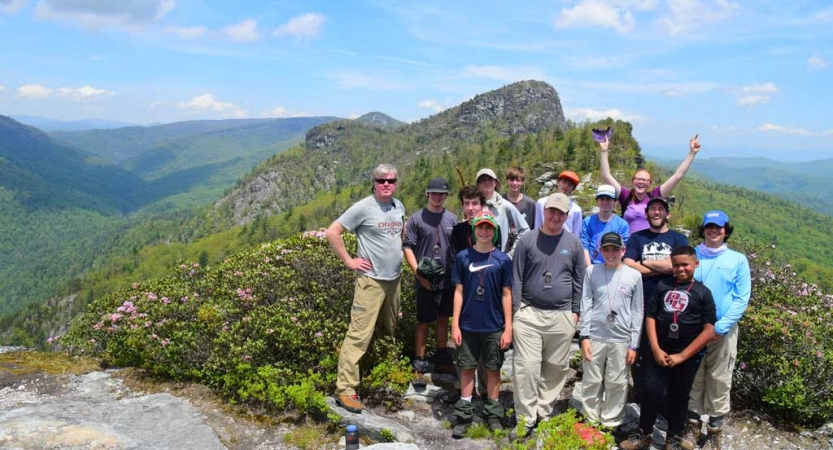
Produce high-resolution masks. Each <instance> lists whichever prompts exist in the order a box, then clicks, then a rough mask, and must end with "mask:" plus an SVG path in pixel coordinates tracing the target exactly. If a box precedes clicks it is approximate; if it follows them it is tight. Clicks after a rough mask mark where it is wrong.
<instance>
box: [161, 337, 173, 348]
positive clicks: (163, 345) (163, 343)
mask: <svg viewBox="0 0 833 450" xmlns="http://www.w3.org/2000/svg"><path fill="white" fill-rule="evenodd" d="M159 343H160V344H162V347H167V346H168V344H170V343H171V340H170V339H168V338H165V340H163V341H160V342H159Z"/></svg>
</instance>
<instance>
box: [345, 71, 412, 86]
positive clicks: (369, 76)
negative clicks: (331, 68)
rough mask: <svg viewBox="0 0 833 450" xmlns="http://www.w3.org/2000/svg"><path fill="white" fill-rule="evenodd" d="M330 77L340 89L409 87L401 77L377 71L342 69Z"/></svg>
mask: <svg viewBox="0 0 833 450" xmlns="http://www.w3.org/2000/svg"><path fill="white" fill-rule="evenodd" d="M330 78H332V79H334V80H335V81H336V85H337V86H338V87H339V88H342V89H369V90H374V91H404V90H407V89H410V88H411V85H410V84H408V83H407V82H405V81H400V80H401V77H394V76H388V75H382V74H377V73H362V72H356V71H352V70H343V71H340V72H338V73H336V74H334V75H332V76H331V77H330Z"/></svg>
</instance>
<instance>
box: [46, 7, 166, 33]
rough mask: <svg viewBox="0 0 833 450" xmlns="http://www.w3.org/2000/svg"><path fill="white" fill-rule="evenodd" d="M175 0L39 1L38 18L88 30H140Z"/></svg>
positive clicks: (164, 13) (162, 14)
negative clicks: (117, 28) (66, 22)
mask: <svg viewBox="0 0 833 450" xmlns="http://www.w3.org/2000/svg"><path fill="white" fill-rule="evenodd" d="M175 4H176V3H175V2H174V0H132V1H110V0H40V1H39V2H38V5H37V7H36V8H35V17H36V18H38V19H46V20H57V21H68V22H77V23H78V24H80V25H81V26H83V27H86V28H93V29H96V28H101V27H126V28H141V27H143V26H146V25H149V24H151V23H153V22H156V21H158V20H160V19H161V18H162V17H164V16H165V15H166V14H167V13H168V12H170V10H171V9H173V7H174V6H175Z"/></svg>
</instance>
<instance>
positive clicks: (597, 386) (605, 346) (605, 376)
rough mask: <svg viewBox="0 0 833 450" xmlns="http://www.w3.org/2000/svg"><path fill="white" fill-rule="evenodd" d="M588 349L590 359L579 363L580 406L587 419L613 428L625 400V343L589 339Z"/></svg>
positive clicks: (617, 422) (618, 420) (626, 354)
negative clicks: (590, 355) (580, 368)
mask: <svg viewBox="0 0 833 450" xmlns="http://www.w3.org/2000/svg"><path fill="white" fill-rule="evenodd" d="M590 349H591V350H592V353H593V356H592V357H593V360H592V361H587V360H586V359H583V358H582V362H581V366H582V369H583V371H584V375H583V376H582V379H581V407H582V409H583V410H584V415H585V416H586V417H587V418H588V419H590V420H592V421H594V422H598V423H601V424H602V425H604V426H607V427H615V426H617V425H620V424H621V423H622V419H623V418H624V415H625V402H626V401H627V399H628V370H627V367H626V364H625V361H626V360H627V358H628V343H627V342H601V341H595V340H592V339H591V340H590Z"/></svg>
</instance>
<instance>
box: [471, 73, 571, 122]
mask: <svg viewBox="0 0 833 450" xmlns="http://www.w3.org/2000/svg"><path fill="white" fill-rule="evenodd" d="M457 121H458V122H460V123H466V124H471V125H474V126H479V125H483V124H485V123H488V122H498V121H500V122H506V127H505V129H503V130H502V131H503V132H504V133H505V134H507V135H511V134H516V133H524V132H528V133H535V132H538V131H540V130H542V129H544V128H547V127H552V126H557V127H559V128H562V129H563V128H564V127H565V126H566V120H565V119H564V111H563V110H562V107H561V99H560V98H559V97H558V92H556V90H555V88H553V87H552V86H550V85H549V84H547V83H544V82H543V81H534V80H531V81H519V82H517V83H513V84H510V85H508V86H504V87H502V88H500V89H497V90H494V91H490V92H486V93H484V94H480V95H477V96H476V97H474V98H473V99H471V100H469V101H467V102H465V103H463V104H461V105H460V106H459V112H458V113H457Z"/></svg>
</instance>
